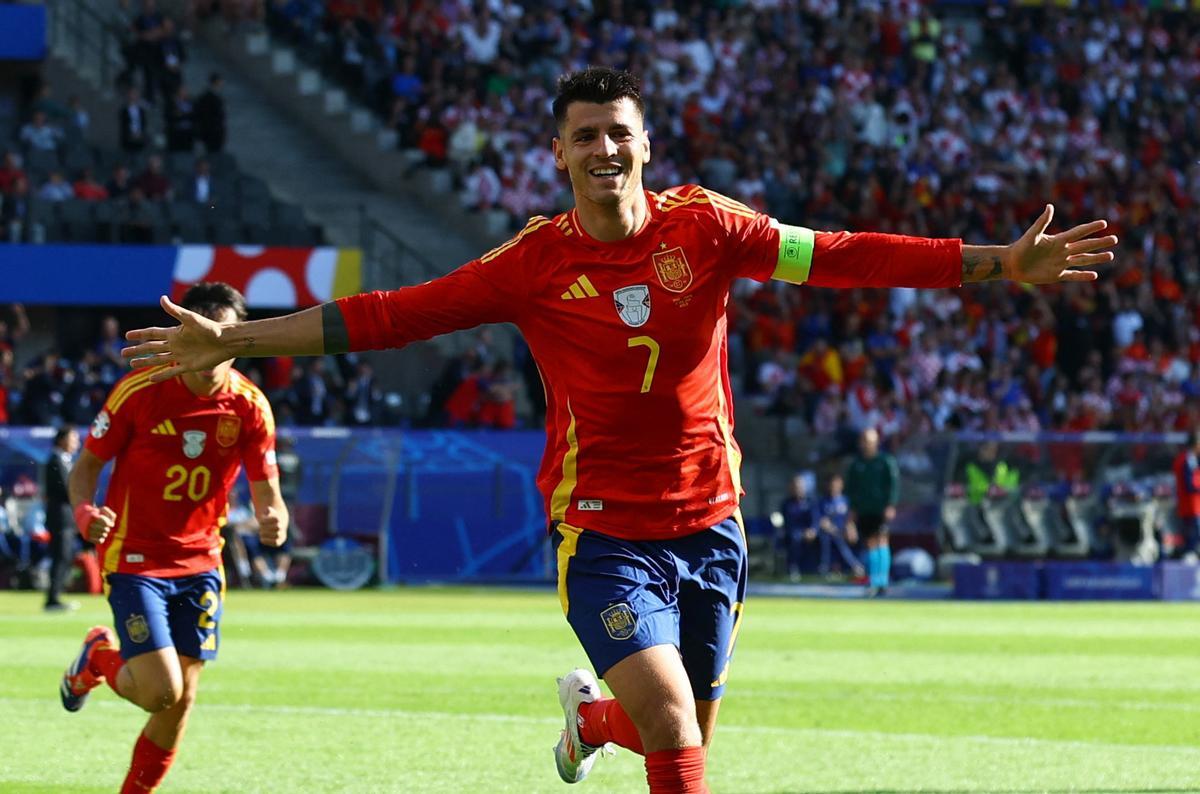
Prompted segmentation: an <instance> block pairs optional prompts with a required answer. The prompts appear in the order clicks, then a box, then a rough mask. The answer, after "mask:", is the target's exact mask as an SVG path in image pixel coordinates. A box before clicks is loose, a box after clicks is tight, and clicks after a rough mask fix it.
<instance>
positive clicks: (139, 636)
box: [125, 615, 150, 643]
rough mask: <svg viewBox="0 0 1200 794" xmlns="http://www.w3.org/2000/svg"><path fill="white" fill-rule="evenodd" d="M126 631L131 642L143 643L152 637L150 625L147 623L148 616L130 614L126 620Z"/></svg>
mask: <svg viewBox="0 0 1200 794" xmlns="http://www.w3.org/2000/svg"><path fill="white" fill-rule="evenodd" d="M125 633H126V634H128V635H129V639H130V641H131V642H137V643H142V642H145V641H146V640H148V639H150V627H149V626H148V625H146V618H144V617H142V616H141V615H130V616H129V619H128V620H126V621H125Z"/></svg>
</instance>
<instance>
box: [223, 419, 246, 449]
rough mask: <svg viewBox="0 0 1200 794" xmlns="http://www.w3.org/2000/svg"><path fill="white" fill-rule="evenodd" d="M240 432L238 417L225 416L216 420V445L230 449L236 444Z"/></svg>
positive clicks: (240, 423)
mask: <svg viewBox="0 0 1200 794" xmlns="http://www.w3.org/2000/svg"><path fill="white" fill-rule="evenodd" d="M240 432H242V418H241V417H240V416H233V415H225V416H221V417H218V419H217V443H218V444H220V445H221V446H223V447H232V446H233V445H234V444H236V443H237V440H238V433H240Z"/></svg>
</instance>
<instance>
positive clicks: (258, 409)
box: [60, 283, 288, 793]
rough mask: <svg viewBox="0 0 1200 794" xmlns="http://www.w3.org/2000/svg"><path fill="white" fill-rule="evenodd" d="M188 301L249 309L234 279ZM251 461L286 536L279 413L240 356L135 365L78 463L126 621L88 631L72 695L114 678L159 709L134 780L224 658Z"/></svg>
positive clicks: (160, 769)
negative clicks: (234, 515)
mask: <svg viewBox="0 0 1200 794" xmlns="http://www.w3.org/2000/svg"><path fill="white" fill-rule="evenodd" d="M181 303H182V305H183V306H184V307H187V308H186V309H185V311H188V312H194V313H195V314H194V315H193V316H195V317H203V318H206V322H212V323H232V322H236V321H239V320H244V319H245V318H246V303H245V301H244V300H243V298H242V296H241V294H240V293H238V291H237V290H235V289H233V288H232V287H230V286H229V285H228V284H221V283H211V284H197V285H195V286H193V287H192V288H190V289H189V290H188V291H187V293H186V294H185V295H184V296H183V300H182V302H181ZM163 375H166V378H163V377H161V376H163ZM110 460H112V461H114V465H113V471H112V477H111V480H110V482H109V486H108V491H107V493H106V495H105V498H104V504H103V505H102V506H97V505H94V504H93V503H92V499H93V498H94V494H95V493H96V484H97V481H98V480H99V477H100V472H101V470H102V469H103V468H104V466H105V464H106V463H107V462H108V461H110ZM243 465H244V466H245V467H246V473H247V476H248V477H249V480H250V493H251V498H252V500H253V502H254V510H255V514H256V516H257V517H258V524H259V532H260V537H261V539H262V542H263V543H265V544H268V545H272V546H278V545H279V544H280V543H281V542H282V541H283V539H284V537H285V533H286V531H287V521H288V516H287V509H286V507H285V506H284V502H283V496H282V494H281V493H280V489H279V480H278V474H277V471H276V465H275V420H274V418H273V416H272V414H271V407H270V405H268V403H267V400H266V398H265V397H263V395H262V392H260V391H259V390H258V387H256V386H255V385H254V384H253V383H251V382H250V381H249V380H248V379H247V378H245V377H244V376H243V375H241V374H240V373H238V372H237V371H236V370H234V369H233V361H232V357H229V358H226V359H222V360H220V361H213V362H212V363H210V364H209V365H207V366H205V367H202V368H199V369H198V370H196V371H193V372H186V373H180V372H177V371H174V370H172V371H171V372H170V373H169V374H168V373H167V372H165V371H164V370H163V369H162V368H159V367H156V368H152V369H138V370H135V371H133V372H132V373H130V374H128V375H126V376H125V377H123V378H122V379H121V380H120V381H118V382H117V384H116V385H115V386H114V387H113V390H112V392H111V393H110V394H109V395H108V399H107V401H106V402H105V403H104V408H103V410H101V411H100V413H99V414H98V415H97V416H96V420H95V421H94V422H93V423H92V428H91V433H90V434H89V435H88V439H87V442H86V444H85V446H84V449H83V452H82V453H81V455H80V457H79V460H78V461H77V462H76V464H75V466H74V468H73V469H72V470H71V477H70V483H69V490H70V497H71V503H72V505H73V506H74V513H75V522H76V524H77V525H78V527H79V531H80V532H81V533H82V534H83V536H84V537H85V538H87V539H88V540H90V541H92V542H93V543H96V544H97V546H98V547H99V548H98V551H99V554H100V558H101V560H102V562H103V570H104V577H105V590H106V591H107V593H108V601H109V604H110V605H111V606H112V612H113V621H114V626H115V628H116V633H115V634H114V632H113V631H112V629H109V628H108V627H106V626H96V627H94V628H92V629H91V631H89V632H88V634H87V637H86V638H85V639H84V643H83V648H82V650H80V652H79V655H78V656H77V657H76V658H75V660H74V661H73V662H72V663H71V665H70V667H68V668H67V671H66V673H65V674H64V675H63V680H62V685H61V687H60V694H61V696H62V703H63V707H64V708H66V709H67V710H68V711H78V710H79V709H80V708H82V707H83V705H84V701H85V700H86V699H87V696H88V693H89V692H90V691H91V690H92V689H95V688H96V687H97V686H99V685H100V684H101V683H103V682H107V683H108V685H109V686H110V687H112V690H113V691H114V692H116V693H117V694H118V695H120V696H121V697H123V698H125V699H126V700H128V701H129V702H131V703H133V704H135V705H137V706H140V707H141V708H143V709H145V710H146V711H148V712H150V719H149V720H148V721H147V722H146V727H145V728H144V729H143V730H142V732H141V735H140V736H138V739H137V742H136V744H135V745H134V748H133V760H132V763H131V764H130V767H129V772H128V774H127V775H126V777H125V783H124V785H123V786H122V788H121V791H122V792H125V793H131V792H146V791H153V790H154V789H155V788H156V787H157V786H158V784H159V783H160V782H161V781H162V779H163V777H164V776H165V775H166V774H167V770H168V769H169V768H170V767H171V763H172V761H173V760H174V759H175V753H176V750H177V748H178V747H179V743H180V741H181V739H182V738H183V732H184V728H185V727H186V724H187V719H188V714H189V713H190V711H191V709H192V704H193V703H194V702H195V699H196V688H197V686H198V684H199V681H200V672H201V670H202V669H203V667H204V663H205V662H206V661H208V660H211V659H215V658H217V649H218V646H219V644H220V621H221V612H222V604H223V599H224V596H225V577H224V571H223V570H222V568H221V542H220V537H221V535H220V531H221V525H222V524H223V523H224V521H225V510H226V505H227V503H228V499H229V491H230V489H231V488H232V487H233V484H234V481H235V480H236V479H237V476H238V473H239V472H240V471H241V469H242V466H243ZM118 636H119V637H120V643H119V644H118V642H117V637H118Z"/></svg>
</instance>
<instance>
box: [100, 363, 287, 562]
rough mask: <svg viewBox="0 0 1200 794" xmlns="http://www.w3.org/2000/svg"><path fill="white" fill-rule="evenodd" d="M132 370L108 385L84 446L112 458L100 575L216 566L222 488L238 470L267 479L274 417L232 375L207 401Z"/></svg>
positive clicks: (225, 493)
mask: <svg viewBox="0 0 1200 794" xmlns="http://www.w3.org/2000/svg"><path fill="white" fill-rule="evenodd" d="M156 369H157V368H147V369H140V370H135V371H133V372H131V373H129V374H127V375H126V376H125V377H123V378H122V379H121V380H119V381H118V382H117V384H116V385H115V386H114V387H113V389H112V392H110V393H109V395H108V399H107V400H106V401H105V403H104V408H103V410H101V411H100V413H99V414H98V415H97V416H96V419H95V421H94V422H93V423H92V427H91V431H90V432H89V433H88V438H87V441H86V442H85V446H86V448H87V449H88V450H90V451H91V452H92V453H93V454H95V455H96V456H97V457H99V458H101V459H104V460H110V459H115V461H114V464H113V470H112V476H111V478H110V480H109V484H108V491H107V492H106V494H105V498H104V504H105V505H107V506H108V507H110V508H112V509H113V511H114V512H116V514H117V523H116V527H115V528H114V530H113V532H112V533H110V534H109V536H108V539H107V540H106V542H105V543H103V544H102V545H101V546H100V547H99V549H98V551H99V553H100V561H101V565H102V567H103V570H104V572H105V573H136V574H142V575H145V576H158V577H167V578H169V577H177V576H188V575H191V574H196V573H202V572H204V571H209V570H212V569H213V568H216V567H217V566H218V565H220V562H221V535H220V531H221V527H222V526H223V525H224V523H225V513H226V510H227V505H228V499H229V491H230V489H231V488H232V487H233V484H234V481H235V480H236V479H237V476H238V474H239V472H240V471H241V469H242V465H243V462H244V463H245V466H246V474H247V476H248V477H249V478H250V480H251V481H252V482H257V481H261V480H266V479H269V478H271V477H274V476H276V474H277V468H276V465H275V420H274V418H273V416H272V414H271V407H270V405H269V404H268V403H267V399H266V397H264V396H263V394H262V392H261V391H259V389H258V387H257V386H255V385H254V384H253V383H251V382H250V381H249V380H247V379H246V378H245V377H244V376H243V375H241V374H240V373H238V372H237V371H236V370H231V371H230V373H229V378H228V380H227V381H226V383H225V385H224V386H223V387H222V388H221V389H220V390H219V391H218V392H217V393H216V394H214V395H212V396H198V395H196V394H195V393H194V392H192V391H191V390H190V389H189V388H188V387H187V386H186V385H184V383H183V381H182V380H181V379H180V378H178V377H176V378H171V379H170V380H167V381H163V382H162V383H151V382H150V373H152V372H154V371H155V370H156Z"/></svg>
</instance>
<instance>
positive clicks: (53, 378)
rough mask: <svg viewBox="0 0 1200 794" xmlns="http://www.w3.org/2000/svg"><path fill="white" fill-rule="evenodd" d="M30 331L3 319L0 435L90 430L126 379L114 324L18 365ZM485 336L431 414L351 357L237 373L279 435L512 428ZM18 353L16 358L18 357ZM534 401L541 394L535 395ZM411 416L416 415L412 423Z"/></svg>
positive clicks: (504, 378) (508, 394) (499, 362)
mask: <svg viewBox="0 0 1200 794" xmlns="http://www.w3.org/2000/svg"><path fill="white" fill-rule="evenodd" d="M28 330H29V321H28V319H27V316H26V313H25V310H24V308H23V307H22V306H21V304H12V305H11V320H10V319H9V318H7V317H2V316H0V425H2V424H14V425H41V426H60V425H62V424H68V423H70V424H75V425H87V424H90V423H91V421H92V420H93V419H94V418H95V416H96V414H97V413H98V412H99V411H100V409H101V407H102V406H103V404H104V400H105V398H106V397H107V396H108V393H109V392H110V391H111V389H112V387H113V385H114V384H115V383H116V382H117V380H118V379H119V378H120V377H121V376H122V375H124V374H126V373H127V372H128V371H129V367H128V364H127V363H125V361H124V360H123V359H122V358H121V348H123V347H125V345H126V344H127V343H126V342H125V340H124V337H123V335H122V331H121V327H120V323H119V322H118V320H117V318H116V317H114V316H111V315H109V316H105V317H103V318H101V320H100V323H99V327H98V329H97V330H98V333H97V336H96V339H95V341H94V342H93V343H90V344H83V345H73V346H71V349H70V350H67V351H65V353H66V354H65V355H64V351H62V350H59V349H50V350H46V351H43V352H41V353H40V354H38V355H35V356H32V357H30V356H28V355H17V353H18V350H17V347H18V345H19V344H20V342H21V340H22V339H23V338H24V337H25V335H26V333H27V332H28ZM495 348H496V345H495V342H494V340H493V338H492V336H491V334H490V333H487V332H484V333H481V334H480V335H479V337H478V338H477V339H476V340H475V343H474V344H472V345H471V346H469V347H468V349H467V351H466V353H465V354H464V355H463V356H461V357H454V358H452V359H450V360H449V361H448V362H447V364H446V367H445V370H444V371H443V373H442V374H441V376H440V377H439V379H438V380H437V382H436V383H435V384H433V386H432V389H431V391H432V394H431V398H430V400H429V402H428V404H425V405H421V406H411V407H406V406H404V405H403V404H402V400H401V398H400V396H399V395H398V394H396V393H392V392H387V391H386V390H385V389H384V388H383V386H382V385H381V384H380V382H379V378H378V376H377V375H376V373H375V370H374V367H372V365H371V363H370V362H369V361H368V360H366V359H365V358H362V357H359V356H358V355H356V354H353V353H350V354H345V355H338V356H326V357H319V358H304V359H293V358H290V357H279V358H268V359H247V360H244V361H238V362H237V366H238V368H239V369H240V370H241V371H242V372H244V373H245V374H246V375H247V376H248V377H250V379H251V380H253V381H254V382H255V383H257V384H258V385H259V387H260V388H261V389H262V390H263V392H264V393H265V394H266V396H267V398H268V399H269V400H270V402H271V405H272V407H273V409H274V411H275V418H276V423H277V424H278V425H280V426H284V427H287V426H299V427H368V426H381V425H397V424H401V423H402V422H404V423H416V424H425V425H436V426H450V427H492V428H498V429H508V428H512V427H515V426H517V424H518V419H517V411H516V402H517V394H518V384H517V380H516V376H515V375H514V374H513V368H512V365H511V364H509V363H508V362H507V361H506V360H504V359H503V358H500V357H499V356H498V354H497V351H496V349H495ZM21 352H23V351H21ZM538 388H539V391H540V385H539V387H538ZM414 414H417V415H414Z"/></svg>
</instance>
